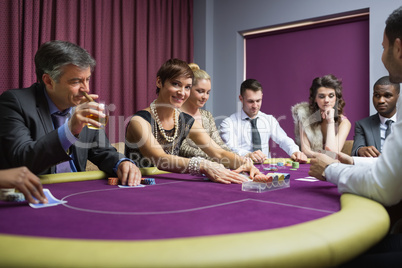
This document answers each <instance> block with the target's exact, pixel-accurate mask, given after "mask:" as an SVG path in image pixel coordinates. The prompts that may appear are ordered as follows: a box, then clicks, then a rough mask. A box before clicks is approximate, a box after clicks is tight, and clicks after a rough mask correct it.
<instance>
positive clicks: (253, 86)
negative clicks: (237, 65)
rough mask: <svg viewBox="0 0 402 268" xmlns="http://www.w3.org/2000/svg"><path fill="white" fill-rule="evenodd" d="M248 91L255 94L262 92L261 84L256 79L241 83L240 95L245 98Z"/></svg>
mask: <svg viewBox="0 0 402 268" xmlns="http://www.w3.org/2000/svg"><path fill="white" fill-rule="evenodd" d="M246 89H250V90H252V91H254V92H257V91H262V86H261V83H260V82H258V81H257V80H256V79H247V80H244V81H243V83H241V86H240V95H241V96H243V94H244V92H245V91H246Z"/></svg>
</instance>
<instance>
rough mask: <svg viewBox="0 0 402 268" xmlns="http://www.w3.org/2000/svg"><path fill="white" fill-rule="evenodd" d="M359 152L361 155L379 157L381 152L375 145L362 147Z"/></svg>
mask: <svg viewBox="0 0 402 268" xmlns="http://www.w3.org/2000/svg"><path fill="white" fill-rule="evenodd" d="M357 154H358V155H359V156H361V157H379V156H380V154H381V153H380V152H379V151H378V150H377V148H375V147H374V146H366V147H360V148H359V150H358V151H357Z"/></svg>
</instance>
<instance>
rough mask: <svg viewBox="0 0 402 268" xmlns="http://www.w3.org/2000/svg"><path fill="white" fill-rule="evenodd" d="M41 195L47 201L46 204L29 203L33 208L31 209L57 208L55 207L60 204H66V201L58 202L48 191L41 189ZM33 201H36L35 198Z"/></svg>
mask: <svg viewBox="0 0 402 268" xmlns="http://www.w3.org/2000/svg"><path fill="white" fill-rule="evenodd" d="M43 193H44V194H45V195H46V198H47V200H48V203H47V204H42V203H38V204H32V203H29V205H30V206H31V207H33V208H44V207H52V206H57V205H60V204H64V203H67V201H62V200H59V199H57V198H56V197H54V196H53V195H52V193H51V192H50V191H49V189H43ZM35 200H37V199H36V198H35Z"/></svg>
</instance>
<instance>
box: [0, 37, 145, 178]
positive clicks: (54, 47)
mask: <svg viewBox="0 0 402 268" xmlns="http://www.w3.org/2000/svg"><path fill="white" fill-rule="evenodd" d="M95 63H96V62H95V60H94V59H93V58H92V57H91V55H90V54H89V53H88V52H87V51H86V50H84V49H83V48H81V47H79V46H77V45H75V44H72V43H69V42H64V41H50V42H47V43H44V44H42V45H41V46H40V48H39V49H38V51H37V53H36V55H35V67H36V76H37V80H38V83H35V84H33V85H32V86H31V87H29V88H24V89H12V90H8V91H5V92H4V93H3V94H2V95H1V96H0V126H1V128H0V168H1V169H4V168H13V167H19V166H26V167H27V168H28V169H29V170H31V171H32V172H33V173H34V174H49V173H56V172H57V173H60V172H71V171H85V167H86V162H87V159H89V160H90V161H91V162H93V163H94V164H96V165H97V166H98V167H99V169H100V170H103V171H104V172H106V173H107V174H108V175H109V176H118V177H119V179H120V181H121V182H122V184H128V185H138V184H139V183H140V181H141V172H140V171H139V169H138V168H137V167H136V166H135V165H134V164H133V162H132V161H131V160H129V159H127V158H125V156H124V155H122V154H120V153H118V152H117V151H116V149H115V148H114V147H113V146H111V144H110V142H109V140H108V138H107V137H106V134H105V132H104V130H102V129H98V130H94V129H89V128H88V127H87V124H92V125H95V126H99V125H100V124H99V122H97V121H95V120H94V119H91V118H89V115H91V114H92V115H95V116H98V117H101V118H102V117H105V114H104V106H102V105H101V104H99V103H96V102H94V101H91V102H88V100H87V99H86V98H85V96H84V94H85V93H87V92H89V79H90V76H91V73H92V70H93V68H94V66H95ZM90 97H92V98H93V99H97V98H98V96H97V95H95V94H91V95H90ZM57 118H61V121H60V120H58V119H57Z"/></svg>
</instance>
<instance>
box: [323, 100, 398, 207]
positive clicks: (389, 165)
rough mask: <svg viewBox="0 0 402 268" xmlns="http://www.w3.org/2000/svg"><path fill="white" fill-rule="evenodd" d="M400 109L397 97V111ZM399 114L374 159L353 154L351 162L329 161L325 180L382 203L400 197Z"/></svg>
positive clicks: (390, 201)
mask: <svg viewBox="0 0 402 268" xmlns="http://www.w3.org/2000/svg"><path fill="white" fill-rule="evenodd" d="M401 108H402V96H401V95H400V96H399V99H398V103H397V110H399V109H401ZM401 117H402V113H398V115H397V118H396V122H395V123H394V124H393V125H392V133H391V134H390V135H389V136H388V137H387V139H386V140H385V142H384V148H383V149H384V150H383V151H382V154H381V155H380V156H379V157H378V158H368V157H353V159H354V161H355V164H354V165H345V164H337V163H334V164H331V165H329V166H328V167H327V168H326V169H325V177H326V179H327V181H329V182H332V183H334V184H336V185H338V190H339V192H340V193H345V192H347V193H353V194H358V195H361V196H364V197H368V198H371V199H374V200H376V201H377V202H380V203H382V204H383V205H386V206H391V205H394V204H397V203H398V202H399V201H400V200H402V164H401V155H402V138H401V135H402V118H401Z"/></svg>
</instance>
